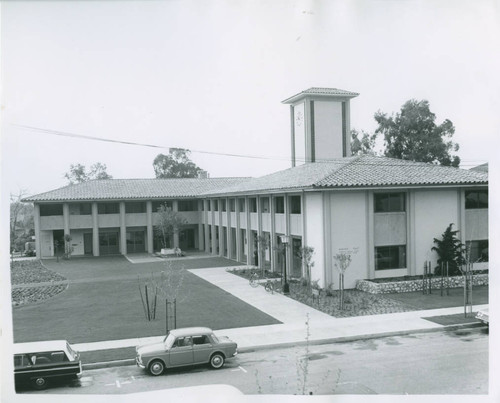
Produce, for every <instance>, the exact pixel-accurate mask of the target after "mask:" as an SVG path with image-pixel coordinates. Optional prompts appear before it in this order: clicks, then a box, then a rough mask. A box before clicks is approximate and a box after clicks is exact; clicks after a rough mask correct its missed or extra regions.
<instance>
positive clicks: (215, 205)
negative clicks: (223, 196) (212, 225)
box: [212, 200, 219, 211]
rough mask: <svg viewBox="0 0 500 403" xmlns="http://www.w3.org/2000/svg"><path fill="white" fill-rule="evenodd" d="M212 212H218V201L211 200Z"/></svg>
mask: <svg viewBox="0 0 500 403" xmlns="http://www.w3.org/2000/svg"><path fill="white" fill-rule="evenodd" d="M212 211H219V201H218V200H212Z"/></svg>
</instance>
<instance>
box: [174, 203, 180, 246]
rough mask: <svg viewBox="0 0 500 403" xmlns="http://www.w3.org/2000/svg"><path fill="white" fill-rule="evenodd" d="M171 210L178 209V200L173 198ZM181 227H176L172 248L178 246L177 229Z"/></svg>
mask: <svg viewBox="0 0 500 403" xmlns="http://www.w3.org/2000/svg"><path fill="white" fill-rule="evenodd" d="M172 211H175V212H178V211H179V201H178V200H173V201H172ZM180 230H181V229H180V228H177V231H175V232H174V248H178V247H179V231H180Z"/></svg>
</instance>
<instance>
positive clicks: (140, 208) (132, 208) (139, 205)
mask: <svg viewBox="0 0 500 403" xmlns="http://www.w3.org/2000/svg"><path fill="white" fill-rule="evenodd" d="M145 212H146V203H145V202H128V203H125V213H127V214H131V213H132V214H133V213H145Z"/></svg>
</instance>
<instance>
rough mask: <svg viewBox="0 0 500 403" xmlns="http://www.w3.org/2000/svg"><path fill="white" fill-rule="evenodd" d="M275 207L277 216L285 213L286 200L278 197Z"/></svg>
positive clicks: (275, 200)
mask: <svg viewBox="0 0 500 403" xmlns="http://www.w3.org/2000/svg"><path fill="white" fill-rule="evenodd" d="M274 207H275V210H276V214H284V213H285V198H284V197H283V196H278V197H276V198H275V199H274Z"/></svg>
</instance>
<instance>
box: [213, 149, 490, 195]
mask: <svg viewBox="0 0 500 403" xmlns="http://www.w3.org/2000/svg"><path fill="white" fill-rule="evenodd" d="M487 183H488V175H487V174H486V173H484V172H478V171H471V170H465V169H458V168H453V167H443V166H439V165H434V164H428V163H423V162H414V161H405V160H400V159H394V158H386V157H375V156H369V155H364V156H356V157H349V158H338V159H334V160H331V161H329V162H316V163H310V164H305V165H300V166H298V167H295V168H290V169H286V170H284V171H280V172H275V173H272V174H270V175H266V176H262V177H260V178H252V179H249V180H247V181H245V182H241V183H239V184H236V185H234V186H231V187H227V188H222V189H218V190H217V189H214V190H212V191H210V192H207V193H205V195H206V196H208V195H216V194H217V195H220V194H231V193H233V194H234V193H255V192H269V191H279V190H294V189H302V188H309V189H322V188H357V187H387V186H419V185H420V186H433V185H467V184H487Z"/></svg>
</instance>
